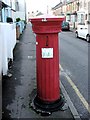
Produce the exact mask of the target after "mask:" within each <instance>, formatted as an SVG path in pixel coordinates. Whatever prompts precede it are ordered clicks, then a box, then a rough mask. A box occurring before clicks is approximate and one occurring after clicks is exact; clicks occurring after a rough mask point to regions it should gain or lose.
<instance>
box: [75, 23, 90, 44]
mask: <svg viewBox="0 0 90 120" xmlns="http://www.w3.org/2000/svg"><path fill="white" fill-rule="evenodd" d="M75 36H76V38H78V37H80V38H83V39H85V40H86V41H87V42H90V33H89V31H88V26H85V25H80V26H79V27H78V28H77V30H76V31H75Z"/></svg>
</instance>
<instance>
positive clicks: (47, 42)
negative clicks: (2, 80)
mask: <svg viewBox="0 0 90 120" xmlns="http://www.w3.org/2000/svg"><path fill="white" fill-rule="evenodd" d="M46 46H48V36H46Z"/></svg>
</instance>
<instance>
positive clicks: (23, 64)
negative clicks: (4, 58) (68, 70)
mask: <svg viewBox="0 0 90 120" xmlns="http://www.w3.org/2000/svg"><path fill="white" fill-rule="evenodd" d="M9 72H10V73H11V74H12V76H10V77H6V76H4V77H3V79H2V117H3V119H8V120H9V119H12V120H14V119H21V120H22V119H24V118H25V119H30V118H39V119H41V118H44V119H45V118H46V119H47V118H53V119H56V118H59V119H61V120H63V119H69V120H75V119H77V118H79V115H78V113H77V111H76V109H75V107H74V106H73V103H72V102H71V100H70V98H69V96H68V94H67V92H66V91H65V89H64V87H63V85H62V84H61V87H60V89H61V94H62V95H63V96H64V99H65V101H66V103H65V105H64V106H63V108H62V109H61V110H58V111H56V112H53V113H52V114H51V115H49V116H41V114H38V113H36V112H35V111H34V110H33V109H32V108H31V106H30V105H31V101H32V100H33V98H34V97H35V96H36V90H37V88H36V41H35V34H34V33H33V32H32V28H31V24H27V26H26V29H25V31H24V32H23V35H22V36H21V37H20V40H19V42H17V45H16V47H15V49H14V61H13V63H12V65H11V66H9ZM60 79H63V75H61V77H60Z"/></svg>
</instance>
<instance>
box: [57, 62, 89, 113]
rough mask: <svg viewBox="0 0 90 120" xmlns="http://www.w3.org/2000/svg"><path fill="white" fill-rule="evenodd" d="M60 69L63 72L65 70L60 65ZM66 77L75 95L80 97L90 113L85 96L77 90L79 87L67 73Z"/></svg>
mask: <svg viewBox="0 0 90 120" xmlns="http://www.w3.org/2000/svg"><path fill="white" fill-rule="evenodd" d="M59 68H60V69H61V71H62V70H63V71H64V69H63V68H62V66H61V65H60V64H59ZM65 77H66V78H67V80H68V82H69V83H70V85H71V86H72V88H73V90H74V91H75V93H76V94H77V95H78V97H79V99H80V100H81V102H82V103H83V105H84V106H85V108H86V109H87V110H88V112H89V113H90V105H89V104H88V102H87V101H86V100H85V98H84V97H83V95H82V94H81V93H80V91H79V89H78V88H77V86H76V85H75V84H74V82H73V81H72V80H71V78H70V77H69V76H68V75H67V74H66V73H65Z"/></svg>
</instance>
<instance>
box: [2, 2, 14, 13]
mask: <svg viewBox="0 0 90 120" xmlns="http://www.w3.org/2000/svg"><path fill="white" fill-rule="evenodd" d="M6 7H9V8H11V6H8V5H7V4H5V3H4V2H2V1H0V10H1V9H3V8H6ZM11 10H13V9H11ZM13 11H14V12H15V10H13Z"/></svg>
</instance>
